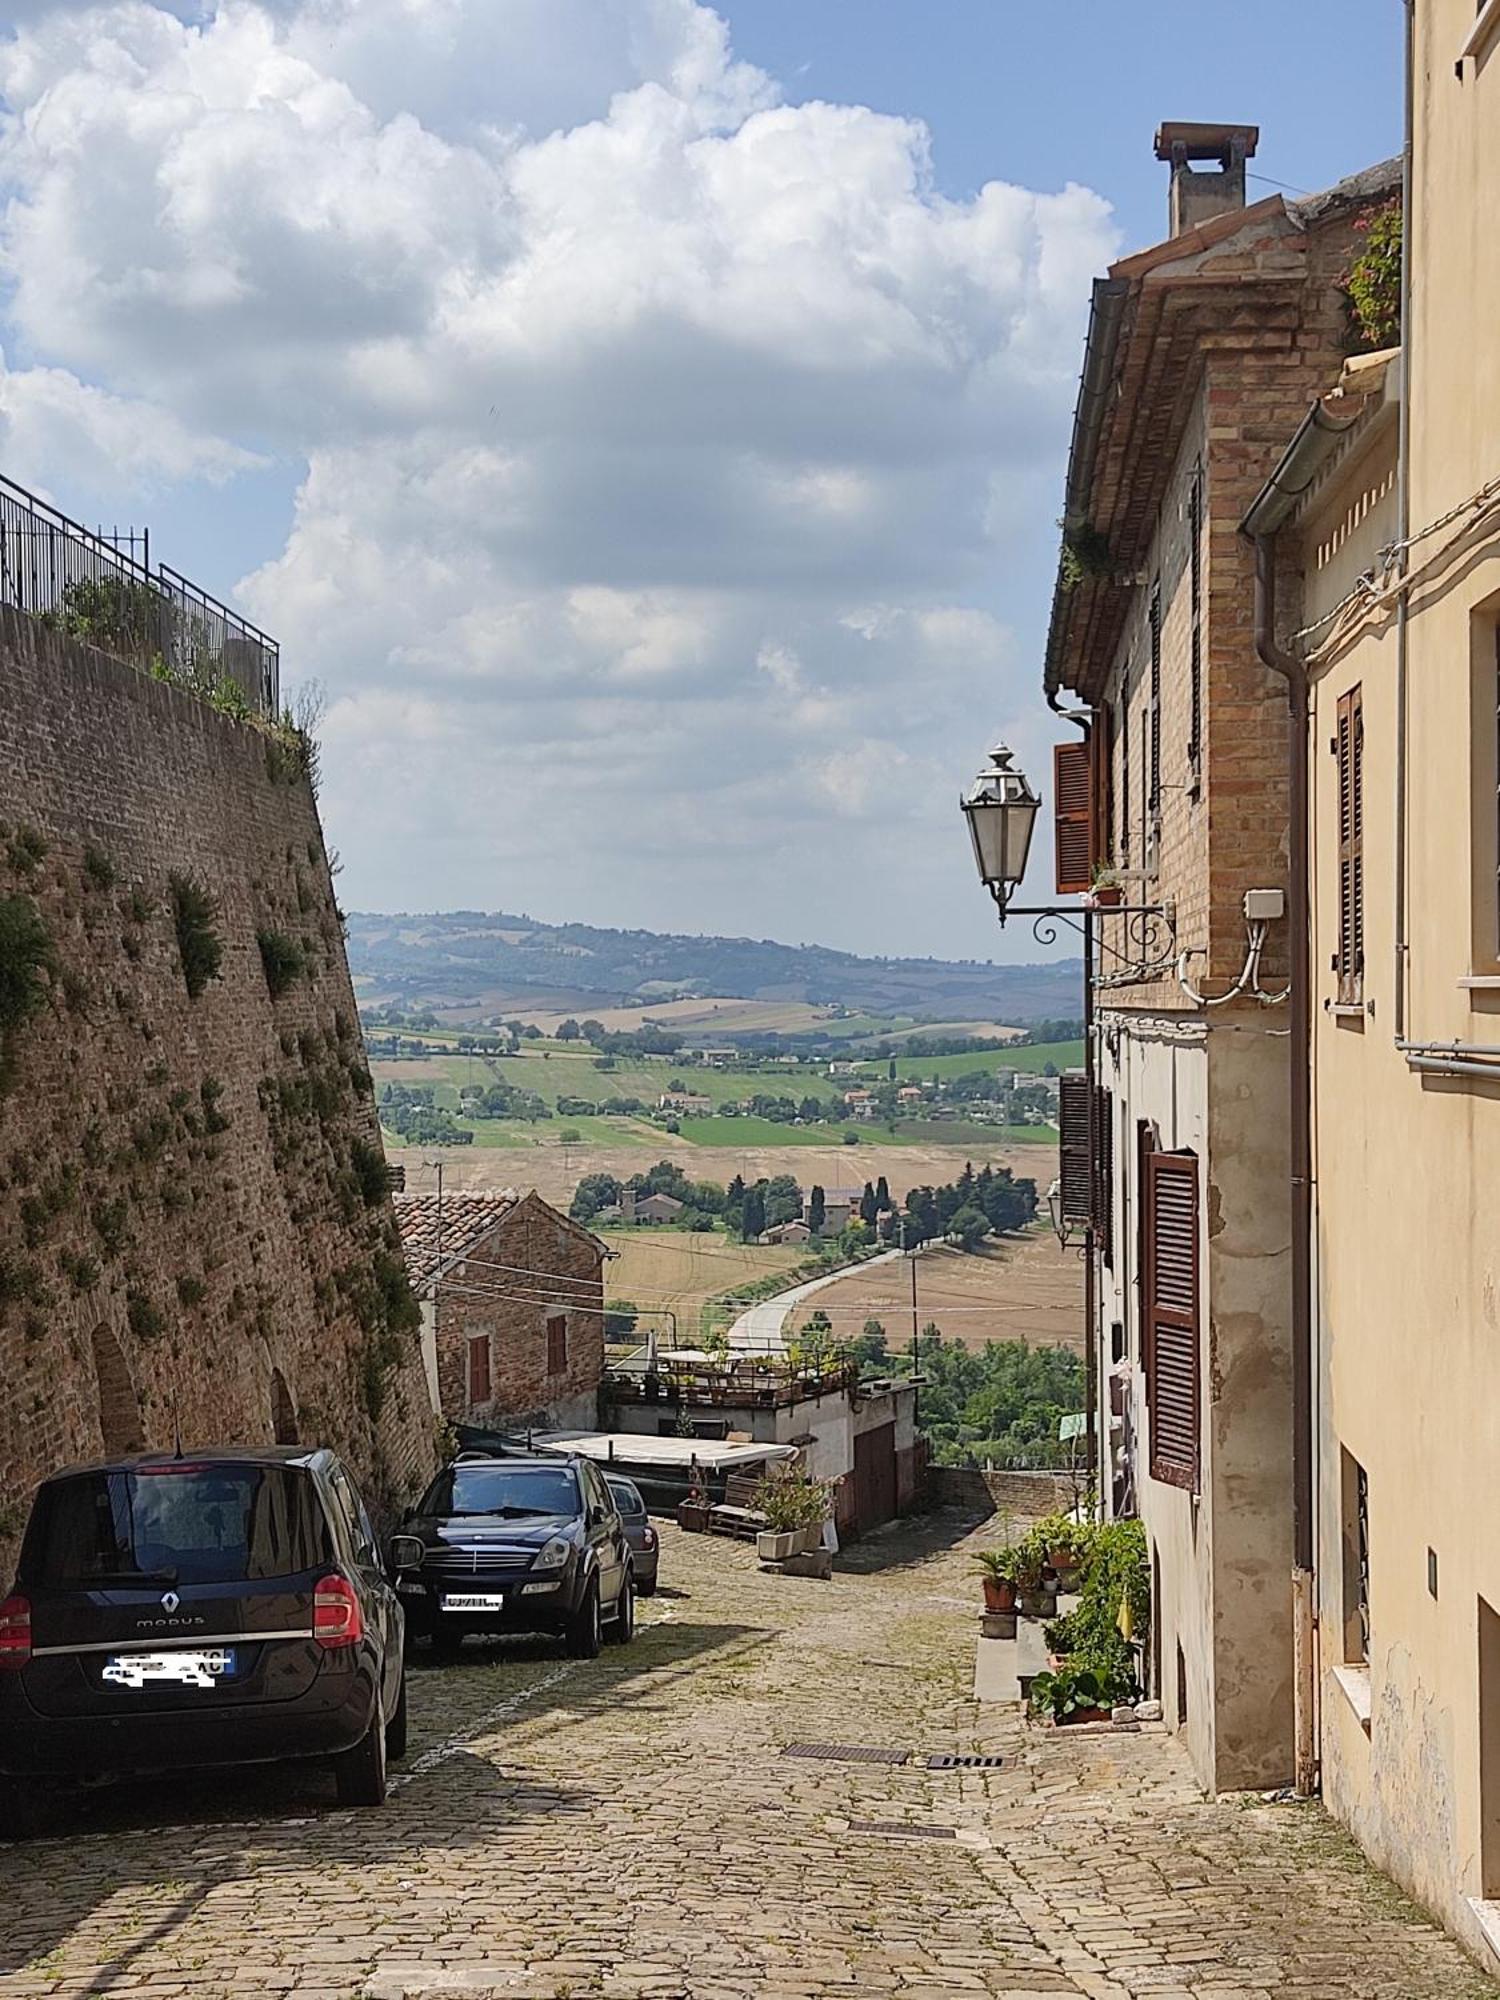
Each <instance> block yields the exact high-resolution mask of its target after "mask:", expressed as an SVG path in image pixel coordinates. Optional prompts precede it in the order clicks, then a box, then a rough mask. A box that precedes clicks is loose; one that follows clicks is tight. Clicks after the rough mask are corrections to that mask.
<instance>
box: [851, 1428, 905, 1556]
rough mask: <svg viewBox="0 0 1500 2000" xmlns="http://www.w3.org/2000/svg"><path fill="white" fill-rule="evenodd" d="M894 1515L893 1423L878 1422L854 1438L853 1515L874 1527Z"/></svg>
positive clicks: (864, 1525)
mask: <svg viewBox="0 0 1500 2000" xmlns="http://www.w3.org/2000/svg"><path fill="white" fill-rule="evenodd" d="M895 1515H896V1426H895V1425H894V1424H893V1423H892V1424H882V1425H881V1426H880V1428H879V1429H878V1430H873V1431H865V1432H864V1433H863V1434H862V1435H861V1436H859V1437H857V1438H856V1439H855V1440H854V1519H855V1525H856V1527H857V1528H858V1529H860V1530H861V1531H863V1530H864V1529H866V1528H878V1527H879V1526H880V1524H881V1522H882V1521H891V1520H894V1519H895Z"/></svg>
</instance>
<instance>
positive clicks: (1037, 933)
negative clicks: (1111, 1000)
mask: <svg viewBox="0 0 1500 2000" xmlns="http://www.w3.org/2000/svg"><path fill="white" fill-rule="evenodd" d="M990 894H991V895H992V896H993V898H994V902H995V908H996V909H997V910H998V911H999V914H1000V922H1001V924H1002V925H1003V924H1004V923H1005V922H1006V920H1007V919H1008V918H1010V917H1029V918H1031V919H1032V924H1031V934H1032V936H1033V937H1034V938H1035V939H1036V941H1037V943H1038V944H1041V945H1054V944H1056V943H1057V936H1058V927H1059V925H1064V926H1066V928H1067V929H1068V930H1070V931H1074V932H1076V933H1077V935H1078V936H1079V937H1084V936H1086V935H1087V926H1088V925H1089V924H1090V922H1092V926H1093V939H1094V944H1095V947H1096V948H1097V950H1098V952H1099V953H1100V956H1101V958H1102V959H1107V960H1109V961H1111V963H1112V969H1111V970H1110V971H1108V972H1105V971H1103V970H1102V969H1101V971H1100V972H1099V974H1098V976H1097V980H1096V983H1097V984H1098V985H1100V986H1138V985H1144V984H1145V983H1146V982H1147V981H1149V980H1153V979H1161V978H1164V977H1165V976H1166V975H1167V974H1168V973H1170V972H1172V971H1173V970H1174V968H1175V967H1176V964H1177V912H1176V908H1175V906H1174V905H1173V904H1171V903H1090V904H1086V905H1084V906H1083V907H1082V908H1078V907H1075V906H1073V905H1069V906H1067V907H1063V906H1061V905H1057V904H1051V905H1042V906H1036V905H1032V906H1030V907H1022V906H1020V905H1017V904H1014V903H1007V901H1006V899H1005V896H1004V894H1003V893H1002V892H1001V891H1000V890H998V889H997V888H995V887H991V890H990ZM1105 918H1113V919H1115V920H1116V922H1117V924H1118V926H1119V928H1118V929H1114V928H1113V927H1112V926H1108V925H1106V924H1105V923H1104V922H1103V921H1102V920H1103V919H1105ZM1111 932H1112V933H1113V934H1111Z"/></svg>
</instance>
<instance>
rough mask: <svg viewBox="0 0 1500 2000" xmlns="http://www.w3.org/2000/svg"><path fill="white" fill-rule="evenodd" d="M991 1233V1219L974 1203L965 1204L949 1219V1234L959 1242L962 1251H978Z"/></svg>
mask: <svg viewBox="0 0 1500 2000" xmlns="http://www.w3.org/2000/svg"><path fill="white" fill-rule="evenodd" d="M989 1233H990V1219H989V1217H988V1216H987V1215H986V1214H985V1212H984V1210H983V1209H982V1208H975V1207H974V1206H973V1204H972V1203H967V1204H965V1206H964V1207H963V1208H961V1209H959V1210H958V1211H957V1213H956V1214H954V1215H952V1216H951V1217H950V1218H949V1221H948V1234H949V1235H950V1236H951V1237H954V1238H955V1239H956V1240H957V1242H958V1244H959V1245H960V1247H961V1248H962V1249H965V1250H977V1249H978V1248H979V1245H980V1244H981V1243H982V1242H983V1241H984V1239H985V1237H986V1236H988V1235H989Z"/></svg>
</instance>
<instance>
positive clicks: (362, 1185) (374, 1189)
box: [349, 1139, 391, 1208]
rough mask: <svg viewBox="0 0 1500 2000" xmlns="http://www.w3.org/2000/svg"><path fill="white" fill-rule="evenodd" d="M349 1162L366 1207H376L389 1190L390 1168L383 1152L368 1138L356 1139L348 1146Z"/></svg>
mask: <svg viewBox="0 0 1500 2000" xmlns="http://www.w3.org/2000/svg"><path fill="white" fill-rule="evenodd" d="M349 1164H350V1166H351V1167H352V1168H353V1169H354V1178H355V1179H356V1180H357V1181H358V1183H359V1191H360V1194H361V1196H362V1197H363V1199H364V1204H365V1207H366V1208H378V1207H379V1205H380V1203H381V1202H383V1201H384V1200H385V1198H386V1196H387V1195H388V1194H389V1193H390V1191H391V1173H390V1168H389V1167H388V1166H387V1165H386V1163H385V1154H384V1153H383V1152H382V1151H381V1150H380V1148H379V1147H378V1146H372V1145H371V1144H370V1142H369V1140H368V1139H356V1140H355V1141H354V1144H353V1145H352V1146H351V1147H350V1148H349Z"/></svg>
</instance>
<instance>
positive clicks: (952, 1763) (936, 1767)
mask: <svg viewBox="0 0 1500 2000" xmlns="http://www.w3.org/2000/svg"><path fill="white" fill-rule="evenodd" d="M1004 1762H1005V1759H1004V1758H1003V1757H929V1758H928V1759H927V1768H928V1770H929V1771H998V1770H999V1769H1000V1767H1001V1765H1002V1764H1004Z"/></svg>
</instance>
